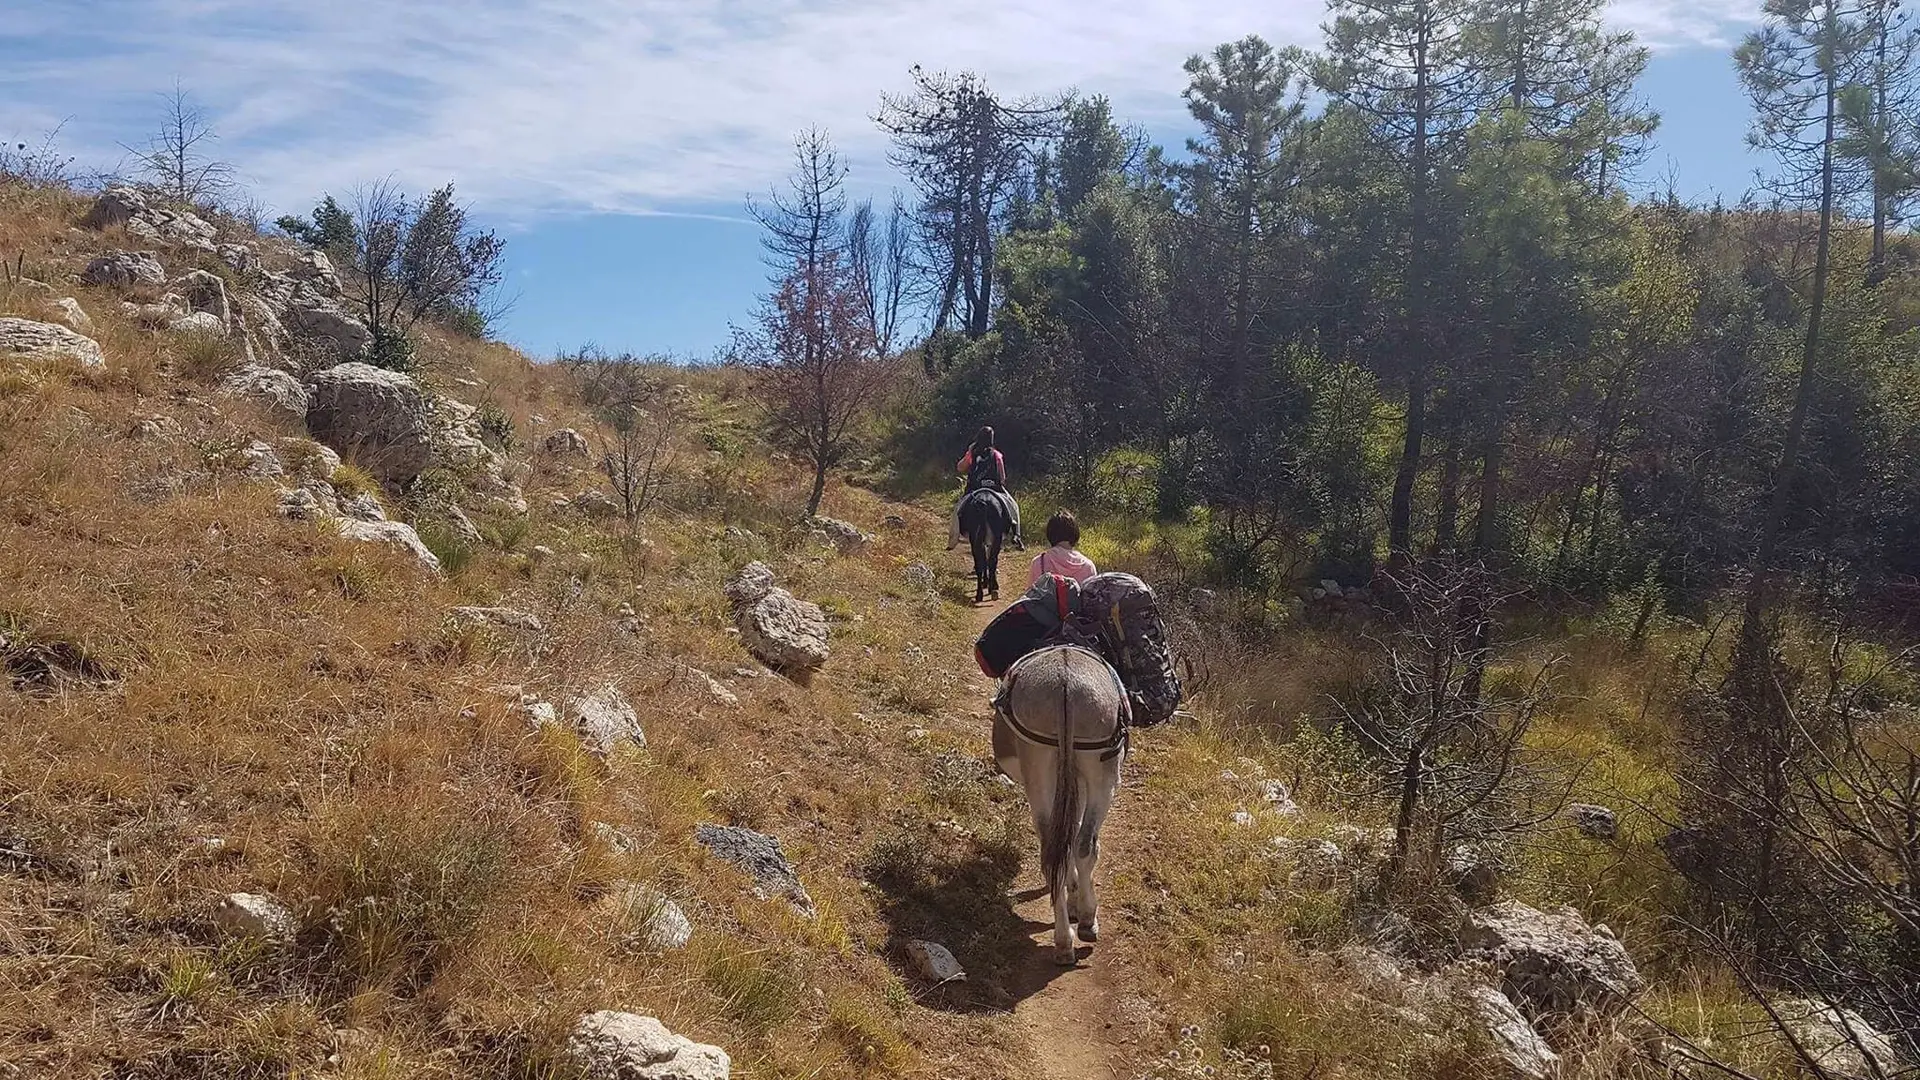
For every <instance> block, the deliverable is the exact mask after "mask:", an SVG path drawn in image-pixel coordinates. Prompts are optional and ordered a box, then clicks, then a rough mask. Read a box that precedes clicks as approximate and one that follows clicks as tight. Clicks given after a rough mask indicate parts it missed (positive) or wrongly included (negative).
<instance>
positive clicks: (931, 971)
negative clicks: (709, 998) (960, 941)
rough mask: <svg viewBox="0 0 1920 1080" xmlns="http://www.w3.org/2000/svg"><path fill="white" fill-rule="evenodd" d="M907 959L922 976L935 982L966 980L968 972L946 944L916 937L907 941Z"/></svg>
mask: <svg viewBox="0 0 1920 1080" xmlns="http://www.w3.org/2000/svg"><path fill="white" fill-rule="evenodd" d="M907 959H909V960H911V961H913V966H914V969H915V970H917V971H919V972H920V976H921V977H922V978H924V979H926V980H927V981H929V982H933V983H950V982H965V981H966V980H967V972H966V969H965V968H962V967H961V966H960V961H958V960H956V959H954V957H953V953H951V952H949V951H948V950H947V947H946V946H945V945H942V944H940V943H939V942H935V941H921V940H919V939H915V940H913V941H909V942H907Z"/></svg>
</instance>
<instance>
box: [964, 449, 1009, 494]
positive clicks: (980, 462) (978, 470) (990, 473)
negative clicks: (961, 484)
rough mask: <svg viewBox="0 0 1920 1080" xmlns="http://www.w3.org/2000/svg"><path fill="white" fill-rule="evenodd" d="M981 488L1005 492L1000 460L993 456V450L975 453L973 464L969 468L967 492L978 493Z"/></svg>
mask: <svg viewBox="0 0 1920 1080" xmlns="http://www.w3.org/2000/svg"><path fill="white" fill-rule="evenodd" d="M981 488H987V489H989V490H992V491H1001V490H1003V488H1002V487H1001V484H1000V466H999V464H998V459H996V458H995V457H994V456H993V451H991V450H988V451H987V452H985V453H981V452H980V451H978V450H976V451H974V452H973V464H972V465H969V466H968V467H967V490H968V491H978V490H980V489H981Z"/></svg>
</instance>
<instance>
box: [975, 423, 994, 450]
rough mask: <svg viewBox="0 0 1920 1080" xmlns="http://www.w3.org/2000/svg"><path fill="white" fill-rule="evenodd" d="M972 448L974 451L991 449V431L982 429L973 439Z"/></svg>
mask: <svg viewBox="0 0 1920 1080" xmlns="http://www.w3.org/2000/svg"><path fill="white" fill-rule="evenodd" d="M973 448H974V450H976V451H980V450H991V449H993V429H992V428H990V427H982V428H981V429H980V434H978V435H975V436H974V437H973Z"/></svg>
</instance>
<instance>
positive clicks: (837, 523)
mask: <svg viewBox="0 0 1920 1080" xmlns="http://www.w3.org/2000/svg"><path fill="white" fill-rule="evenodd" d="M813 525H814V527H815V528H817V529H819V530H820V531H821V532H823V533H825V534H826V536H827V540H828V542H829V543H831V544H832V545H833V546H834V547H835V548H837V549H838V550H839V551H840V552H842V553H843V554H851V553H853V552H856V551H860V550H862V549H864V548H866V547H867V545H869V544H871V543H873V537H871V536H869V535H867V534H866V533H863V532H861V531H860V530H859V529H858V528H857V527H855V526H853V525H851V524H849V523H847V522H844V521H841V520H840V519H838V518H830V517H816V518H814V519H813Z"/></svg>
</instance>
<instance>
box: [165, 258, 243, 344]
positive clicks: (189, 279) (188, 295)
mask: <svg viewBox="0 0 1920 1080" xmlns="http://www.w3.org/2000/svg"><path fill="white" fill-rule="evenodd" d="M173 289H174V291H175V292H177V293H179V294H180V295H181V296H182V297H184V298H185V299H186V301H187V306H189V307H191V308H192V309H193V310H194V311H196V312H198V313H200V314H203V315H211V316H213V317H214V318H216V319H218V320H220V332H221V333H223V334H224V333H226V332H227V331H228V330H230V329H231V328H232V325H233V309H232V308H231V307H230V306H229V305H228V303H227V283H226V282H224V281H222V280H220V277H219V275H217V274H210V273H208V272H206V271H205V270H194V271H190V272H188V273H186V274H182V275H181V276H180V278H179V279H178V280H176V281H175V282H174V283H173Z"/></svg>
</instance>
